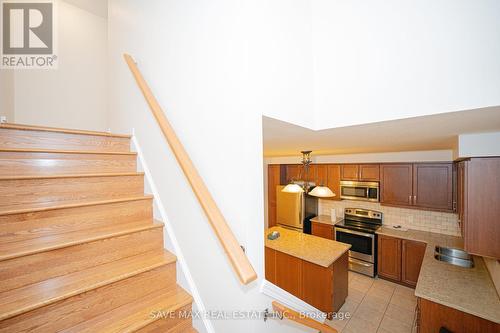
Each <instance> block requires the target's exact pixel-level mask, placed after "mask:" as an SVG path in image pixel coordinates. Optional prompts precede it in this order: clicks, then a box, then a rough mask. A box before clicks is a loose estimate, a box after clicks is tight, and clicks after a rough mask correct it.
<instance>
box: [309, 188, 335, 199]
mask: <svg viewBox="0 0 500 333" xmlns="http://www.w3.org/2000/svg"><path fill="white" fill-rule="evenodd" d="M309 195H312V196H314V197H318V198H331V197H334V196H335V193H333V192H332V190H330V189H329V188H328V187H326V186H316V187H315V188H313V189H312V191H311V192H309Z"/></svg>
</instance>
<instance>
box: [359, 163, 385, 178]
mask: <svg viewBox="0 0 500 333" xmlns="http://www.w3.org/2000/svg"><path fill="white" fill-rule="evenodd" d="M359 180H360V181H368V182H377V181H379V180H380V165H379V164H360V165H359Z"/></svg>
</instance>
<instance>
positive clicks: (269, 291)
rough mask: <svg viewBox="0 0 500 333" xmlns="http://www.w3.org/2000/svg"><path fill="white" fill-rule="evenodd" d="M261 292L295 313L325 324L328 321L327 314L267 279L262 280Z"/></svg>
mask: <svg viewBox="0 0 500 333" xmlns="http://www.w3.org/2000/svg"><path fill="white" fill-rule="evenodd" d="M260 292H261V293H263V294H264V295H266V296H269V297H271V298H272V299H275V300H277V301H278V302H280V303H281V304H283V305H286V306H287V307H289V308H292V309H293V310H295V311H298V312H303V313H307V314H311V315H312V316H313V317H314V319H316V320H318V321H322V322H324V321H325V319H326V313H324V312H322V311H320V310H318V309H316V308H315V307H313V306H312V305H309V304H307V303H306V302H304V301H303V300H301V299H300V298H297V297H295V296H293V295H292V294H290V293H289V292H288V291H286V290H283V289H281V288H280V287H278V286H277V285H275V284H273V283H271V282H269V281H267V280H265V279H264V280H262V284H261V286H260ZM319 318H323V320H319Z"/></svg>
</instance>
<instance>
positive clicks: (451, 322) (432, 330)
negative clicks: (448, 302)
mask: <svg viewBox="0 0 500 333" xmlns="http://www.w3.org/2000/svg"><path fill="white" fill-rule="evenodd" d="M417 326H418V332H419V333H437V332H441V331H440V330H441V328H446V330H447V331H449V332H453V333H498V332H500V324H497V323H494V322H492V321H489V320H486V319H483V318H480V317H477V316H474V315H472V314H469V313H465V312H462V311H460V310H457V309H453V308H450V307H448V306H445V305H442V304H438V303H435V302H432V301H429V300H426V299H424V298H420V297H419V298H418V299H417Z"/></svg>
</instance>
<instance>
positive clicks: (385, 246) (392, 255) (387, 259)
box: [377, 235, 401, 281]
mask: <svg viewBox="0 0 500 333" xmlns="http://www.w3.org/2000/svg"><path fill="white" fill-rule="evenodd" d="M377 256H378V259H377V260H378V265H377V266H378V275H379V276H380V277H384V278H387V279H390V280H394V281H401V239H399V238H394V237H387V236H383V235H379V236H378V253H377Z"/></svg>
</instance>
